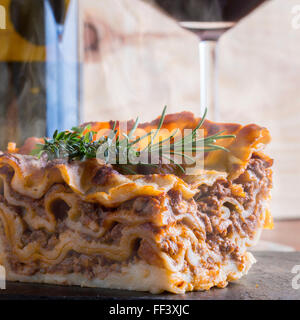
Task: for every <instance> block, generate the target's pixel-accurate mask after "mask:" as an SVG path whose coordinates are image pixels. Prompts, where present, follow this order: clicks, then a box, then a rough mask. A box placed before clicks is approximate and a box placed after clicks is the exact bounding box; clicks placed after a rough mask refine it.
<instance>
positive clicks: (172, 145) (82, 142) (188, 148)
mask: <svg viewBox="0 0 300 320" xmlns="http://www.w3.org/2000/svg"><path fill="white" fill-rule="evenodd" d="M166 110H167V107H164V109H163V112H162V115H161V117H160V121H159V123H158V126H157V128H156V130H155V131H154V132H153V131H151V132H149V133H147V134H145V135H143V136H142V137H139V138H135V137H134V134H135V132H136V129H137V128H138V125H139V118H137V119H136V121H135V123H134V125H133V127H132V129H131V130H130V132H129V133H128V134H126V133H122V135H123V137H122V139H120V135H119V134H118V130H117V129H116V127H117V122H115V123H114V125H113V128H112V130H111V132H110V133H109V134H108V135H107V136H102V137H100V139H98V140H95V139H94V137H95V135H96V134H97V132H94V131H92V130H91V127H90V126H86V127H79V128H78V127H74V128H72V129H71V130H70V131H62V132H58V131H55V132H54V134H53V137H52V139H49V138H44V143H43V144H38V145H37V146H36V149H34V150H33V151H32V153H31V154H32V155H34V156H37V157H38V158H40V157H41V156H42V155H46V157H47V159H48V160H53V159H58V158H65V159H68V161H73V160H79V161H82V160H86V159H93V158H97V155H98V151H99V150H100V149H102V153H103V154H104V159H103V160H105V162H106V163H111V164H116V165H118V166H119V167H120V166H121V167H122V168H123V169H124V171H127V172H129V173H131V174H133V173H135V171H134V170H133V169H132V166H134V165H136V164H139V165H144V166H153V167H157V165H156V164H151V163H148V162H147V161H146V162H144V161H143V159H144V160H145V159H146V160H148V159H149V154H151V153H152V152H155V153H156V154H157V155H158V157H159V159H161V161H162V160H163V159H165V160H168V161H170V163H172V164H174V165H176V167H177V168H178V169H179V170H180V171H182V172H183V173H184V172H185V169H184V166H182V165H181V164H179V163H177V162H176V161H175V157H177V158H178V157H179V158H181V159H183V162H184V163H186V161H187V160H188V161H190V164H193V163H195V159H194V158H193V157H192V155H191V154H193V153H195V152H199V151H201V152H211V151H217V150H222V151H228V150H227V149H226V148H224V147H223V146H220V145H217V144H216V142H217V140H220V139H231V138H235V135H223V133H224V131H221V132H218V133H216V134H214V135H212V136H209V137H198V136H197V130H198V129H200V128H201V127H202V125H203V123H204V121H205V118H206V115H207V110H205V113H204V115H203V117H202V119H201V121H200V122H199V124H198V125H197V127H196V128H194V129H193V130H192V132H191V133H190V134H188V135H187V136H184V137H182V138H181V139H177V140H176V134H177V132H178V129H177V130H174V132H173V133H171V134H170V136H168V137H167V138H164V139H163V140H160V141H159V142H156V143H154V141H155V139H156V138H157V135H158V133H159V130H160V129H161V128H162V126H163V123H164V120H165V115H166ZM144 139H149V140H150V141H148V143H147V145H146V147H145V148H144V149H142V150H140V149H139V142H140V141H142V140H144ZM187 153H189V154H187ZM134 158H137V159H139V161H138V163H134V161H132V159H134ZM141 159H142V160H141Z"/></svg>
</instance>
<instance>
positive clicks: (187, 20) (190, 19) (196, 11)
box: [154, 0, 266, 40]
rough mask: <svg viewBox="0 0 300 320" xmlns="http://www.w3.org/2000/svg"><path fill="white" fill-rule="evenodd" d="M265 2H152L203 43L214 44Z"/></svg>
mask: <svg viewBox="0 0 300 320" xmlns="http://www.w3.org/2000/svg"><path fill="white" fill-rule="evenodd" d="M265 1H266V0H154V2H155V3H156V4H157V5H158V6H159V7H160V8H161V9H163V10H164V11H165V12H166V13H167V14H168V15H170V16H172V17H173V18H175V19H176V20H177V21H179V23H180V25H181V26H182V27H183V28H185V29H188V30H190V31H193V32H195V33H197V34H198V35H199V36H200V38H201V39H202V40H217V39H218V38H219V37H220V36H221V35H222V34H223V33H224V32H225V31H227V30H228V29H230V28H231V27H233V26H234V25H235V24H236V23H237V22H238V21H239V20H241V19H242V18H244V17H245V16H246V15H248V14H249V13H251V12H252V11H253V10H254V9H256V8H257V7H258V6H259V5H261V4H262V3H263V2H265Z"/></svg>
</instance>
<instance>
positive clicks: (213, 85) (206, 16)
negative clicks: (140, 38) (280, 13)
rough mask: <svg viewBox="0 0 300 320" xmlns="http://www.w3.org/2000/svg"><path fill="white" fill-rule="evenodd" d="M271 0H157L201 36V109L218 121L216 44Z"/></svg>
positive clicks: (157, 2)
mask: <svg viewBox="0 0 300 320" xmlns="http://www.w3.org/2000/svg"><path fill="white" fill-rule="evenodd" d="M266 1H269V0H246V1H243V0H154V2H155V3H156V4H157V5H158V6H159V8H161V9H163V10H164V11H165V12H166V13H167V14H169V15H171V16H172V17H173V18H175V19H176V20H177V21H178V22H179V25H180V26H181V27H182V28H184V29H186V30H189V31H192V32H193V33H195V34H196V35H197V36H198V39H199V56H200V97H201V98H200V112H201V114H203V112H204V110H205V108H208V117H209V118H210V119H212V120H214V121H217V120H219V109H218V101H217V100H218V94H217V91H218V89H217V43H218V40H219V38H220V37H221V36H222V35H223V34H224V32H226V31H227V30H229V29H231V28H232V27H233V26H235V24H236V23H238V22H239V21H240V20H241V19H242V18H243V17H245V16H246V15H248V14H249V13H250V12H252V11H253V10H254V9H256V8H257V7H258V6H259V5H261V4H262V3H263V2H266Z"/></svg>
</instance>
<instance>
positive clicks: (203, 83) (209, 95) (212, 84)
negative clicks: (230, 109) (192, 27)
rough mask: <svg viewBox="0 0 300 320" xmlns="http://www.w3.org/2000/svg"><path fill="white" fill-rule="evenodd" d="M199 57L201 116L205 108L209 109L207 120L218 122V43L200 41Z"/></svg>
mask: <svg viewBox="0 0 300 320" xmlns="http://www.w3.org/2000/svg"><path fill="white" fill-rule="evenodd" d="M199 55H200V107H201V114H203V113H204V111H205V108H207V109H208V114H207V118H208V119H210V120H213V121H218V120H219V119H218V118H219V110H218V104H217V98H218V84H217V41H210V40H209V41H208V40H205V41H201V40H200V42H199Z"/></svg>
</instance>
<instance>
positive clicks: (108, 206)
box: [0, 112, 272, 293]
mask: <svg viewBox="0 0 300 320" xmlns="http://www.w3.org/2000/svg"><path fill="white" fill-rule="evenodd" d="M178 119H180V121H179V122H178V121H177V120H178ZM158 122H159V119H156V120H155V121H153V122H152V123H146V124H142V125H140V128H143V129H144V130H146V131H149V130H151V129H153V128H155V127H156V126H157V124H158ZM198 122H199V119H196V118H194V116H193V115H192V114H190V113H188V112H183V113H181V114H179V115H178V114H177V115H168V116H167V117H166V119H165V122H164V125H163V127H164V128H170V129H172V128H174V127H176V128H177V127H178V128H179V129H185V128H195V127H196V125H197V123H198ZM111 126H112V124H111V123H92V124H91V127H92V128H93V129H94V130H95V131H99V130H100V129H103V128H110V127H111ZM204 130H205V134H206V135H212V134H214V133H216V132H219V131H221V130H224V132H225V134H226V133H228V134H235V135H236V138H235V139H229V140H226V141H225V140H224V141H223V142H222V144H223V145H224V147H226V148H227V149H228V150H229V152H225V151H222V150H218V151H213V152H209V153H207V154H205V167H204V169H203V170H199V172H198V173H197V174H196V175H193V176H187V175H184V174H183V173H178V172H177V171H176V169H174V168H173V169H174V170H173V171H172V168H167V167H166V166H158V167H156V168H155V170H153V172H143V170H139V173H138V174H136V175H126V174H124V172H122V170H120V168H118V166H114V165H109V164H106V163H104V162H101V161H99V160H97V159H88V160H85V161H71V162H68V161H66V160H62V159H54V160H51V161H47V160H45V159H43V158H41V159H38V158H36V157H34V156H31V155H28V154H29V153H30V149H32V143H30V141H29V142H28V143H27V144H25V146H24V147H23V148H21V149H20V150H19V151H18V152H5V153H3V154H2V155H1V156H0V178H1V179H0V181H1V195H0V264H2V265H3V266H4V267H5V269H6V274H7V280H10V281H21V282H37V283H49V284H61V285H79V286H87V287H102V288H117V289H128V290H140V291H150V292H152V293H160V292H163V291H169V292H173V293H184V292H187V291H193V290H208V289H209V288H211V287H213V286H217V287H221V288H223V287H225V286H226V285H227V284H228V282H230V281H232V280H236V279H239V278H240V277H241V276H243V275H244V274H246V273H247V272H248V270H249V268H250V267H251V265H252V264H253V263H254V262H255V259H254V257H253V256H252V254H251V253H249V252H248V251H247V249H248V247H250V246H252V245H254V244H255V243H256V241H257V240H258V238H259V236H260V233H261V231H262V229H264V228H271V227H272V218H271V216H270V212H269V208H268V203H269V200H270V189H271V186H272V171H271V166H272V160H271V159H270V158H269V157H268V156H266V155H265V154H264V153H263V151H262V150H263V147H264V146H265V145H266V144H267V143H268V142H269V141H270V136H269V132H268V131H267V130H266V129H265V128H261V127H258V126H256V125H248V126H244V127H243V126H241V125H237V124H220V123H213V122H210V121H205V123H204Z"/></svg>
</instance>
